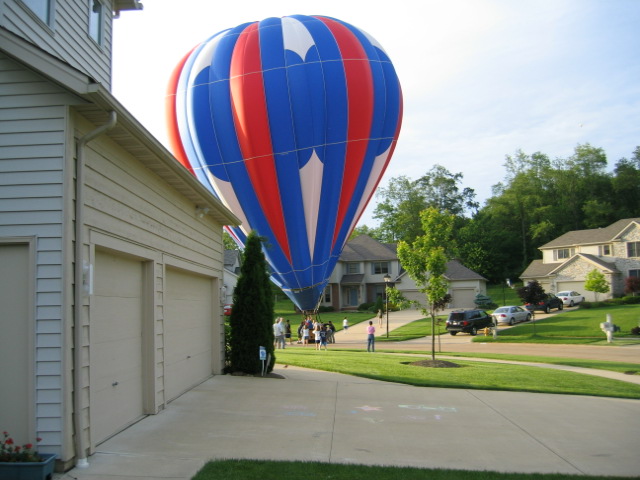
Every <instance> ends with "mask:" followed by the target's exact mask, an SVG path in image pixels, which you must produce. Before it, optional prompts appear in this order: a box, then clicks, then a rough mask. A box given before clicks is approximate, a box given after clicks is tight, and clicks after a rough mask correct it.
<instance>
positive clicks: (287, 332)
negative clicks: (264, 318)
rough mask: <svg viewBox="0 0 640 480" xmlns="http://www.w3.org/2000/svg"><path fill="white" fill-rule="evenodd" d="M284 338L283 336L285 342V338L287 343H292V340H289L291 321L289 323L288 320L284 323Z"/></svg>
mask: <svg viewBox="0 0 640 480" xmlns="http://www.w3.org/2000/svg"><path fill="white" fill-rule="evenodd" d="M284 338H285V342H286V339H287V338H288V339H289V345H292V343H291V342H292V340H291V323H289V320H285V324H284Z"/></svg>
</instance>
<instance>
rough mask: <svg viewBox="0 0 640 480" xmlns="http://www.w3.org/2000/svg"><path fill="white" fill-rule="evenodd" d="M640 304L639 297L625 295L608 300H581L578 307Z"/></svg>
mask: <svg viewBox="0 0 640 480" xmlns="http://www.w3.org/2000/svg"><path fill="white" fill-rule="evenodd" d="M637 304H640V297H634V296H631V295H629V296H626V297H619V298H610V299H608V300H600V301H597V302H582V303H580V308H600V307H611V306H613V305H637Z"/></svg>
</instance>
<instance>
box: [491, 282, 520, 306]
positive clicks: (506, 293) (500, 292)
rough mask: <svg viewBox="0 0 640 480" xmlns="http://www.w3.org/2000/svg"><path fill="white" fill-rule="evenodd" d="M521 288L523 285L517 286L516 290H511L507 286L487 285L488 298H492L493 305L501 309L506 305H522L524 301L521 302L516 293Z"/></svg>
mask: <svg viewBox="0 0 640 480" xmlns="http://www.w3.org/2000/svg"><path fill="white" fill-rule="evenodd" d="M521 286H522V283H518V284H516V286H515V287H514V288H509V287H507V286H506V285H505V284H503V285H487V296H488V297H491V300H493V303H495V304H496V305H499V306H501V307H503V306H505V305H522V300H520V297H518V293H517V292H516V290H517V288H518V287H521Z"/></svg>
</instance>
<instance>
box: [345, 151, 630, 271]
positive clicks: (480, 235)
mask: <svg viewBox="0 0 640 480" xmlns="http://www.w3.org/2000/svg"><path fill="white" fill-rule="evenodd" d="M504 167H505V171H506V174H505V177H504V179H502V181H500V182H498V183H496V184H495V185H493V186H492V195H491V197H490V198H489V199H487V200H486V202H485V204H484V205H483V206H482V207H480V206H479V205H478V204H477V202H476V200H475V192H474V191H473V190H472V189H470V188H465V187H464V186H463V180H464V179H463V174H462V173H451V172H449V171H448V170H447V169H446V168H445V167H443V166H440V165H435V166H434V167H433V168H431V169H430V170H429V171H427V172H426V173H425V174H424V175H423V176H421V177H420V178H418V179H416V180H413V179H410V178H409V177H407V176H399V177H394V178H391V179H390V180H389V182H388V184H387V186H386V187H385V188H380V189H379V191H378V194H377V196H376V198H377V199H378V200H379V203H378V204H377V206H376V207H375V210H374V213H373V218H374V219H377V220H379V221H380V224H379V227H378V228H368V227H366V226H359V227H358V228H359V229H362V230H363V232H362V233H367V234H368V235H371V236H372V237H374V238H376V239H378V240H380V241H382V242H397V241H398V240H404V241H405V242H408V243H411V242H413V241H414V240H415V239H416V238H418V237H419V236H420V235H422V225H421V220H420V212H422V211H423V210H425V209H426V208H428V207H432V208H434V209H436V210H437V211H439V212H444V211H447V212H449V213H450V214H452V215H453V216H454V222H453V230H452V231H453V234H452V236H453V237H455V238H456V239H457V242H456V243H457V246H456V247H455V249H453V248H451V247H450V248H449V249H450V250H453V252H452V253H453V256H455V257H457V258H458V259H460V261H461V262H462V263H464V264H465V265H466V266H468V267H469V268H471V269H473V270H474V271H476V272H478V273H480V274H481V275H483V276H484V277H485V278H488V279H490V280H493V281H500V282H502V281H504V279H505V278H517V277H519V276H520V274H521V273H522V272H523V271H524V269H525V268H526V267H527V266H528V265H529V263H530V262H531V261H532V260H534V259H537V258H541V253H540V251H539V250H538V248H539V247H540V245H544V244H545V243H547V242H549V241H550V240H552V239H554V238H557V237H558V236H560V235H562V234H564V233H566V232H568V231H571V230H582V229H590V228H599V227H605V226H607V225H610V224H611V223H613V222H614V221H616V220H619V219H621V218H632V217H640V147H636V149H635V150H634V151H633V152H632V155H631V157H630V158H629V159H627V158H621V159H619V160H618V161H617V162H616V164H615V165H614V166H613V169H612V170H608V160H607V156H606V153H605V152H604V150H603V149H601V148H597V147H594V146H591V145H590V144H588V143H586V144H580V145H577V146H576V147H575V149H574V152H573V154H572V155H571V156H569V157H568V158H556V159H553V160H552V159H550V158H549V157H548V155H546V154H544V153H543V152H534V153H532V154H527V153H525V152H523V151H522V150H517V151H516V152H515V153H514V154H513V155H507V156H506V158H505V163H504Z"/></svg>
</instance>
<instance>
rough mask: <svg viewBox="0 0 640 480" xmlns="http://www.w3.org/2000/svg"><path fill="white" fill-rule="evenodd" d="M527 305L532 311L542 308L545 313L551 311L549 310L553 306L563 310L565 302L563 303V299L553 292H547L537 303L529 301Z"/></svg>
mask: <svg viewBox="0 0 640 480" xmlns="http://www.w3.org/2000/svg"><path fill="white" fill-rule="evenodd" d="M525 307H526V308H527V310H529V311H531V312H532V311H534V310H542V311H543V312H544V313H549V310H551V309H553V308H557V309H558V311H560V310H562V308H563V307H564V304H563V303H562V300H560V299H559V298H558V297H556V296H555V295H554V294H553V293H545V295H544V299H543V300H541V301H540V302H538V303H536V304H535V305H532V304H530V303H527V304H526V305H525Z"/></svg>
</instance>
